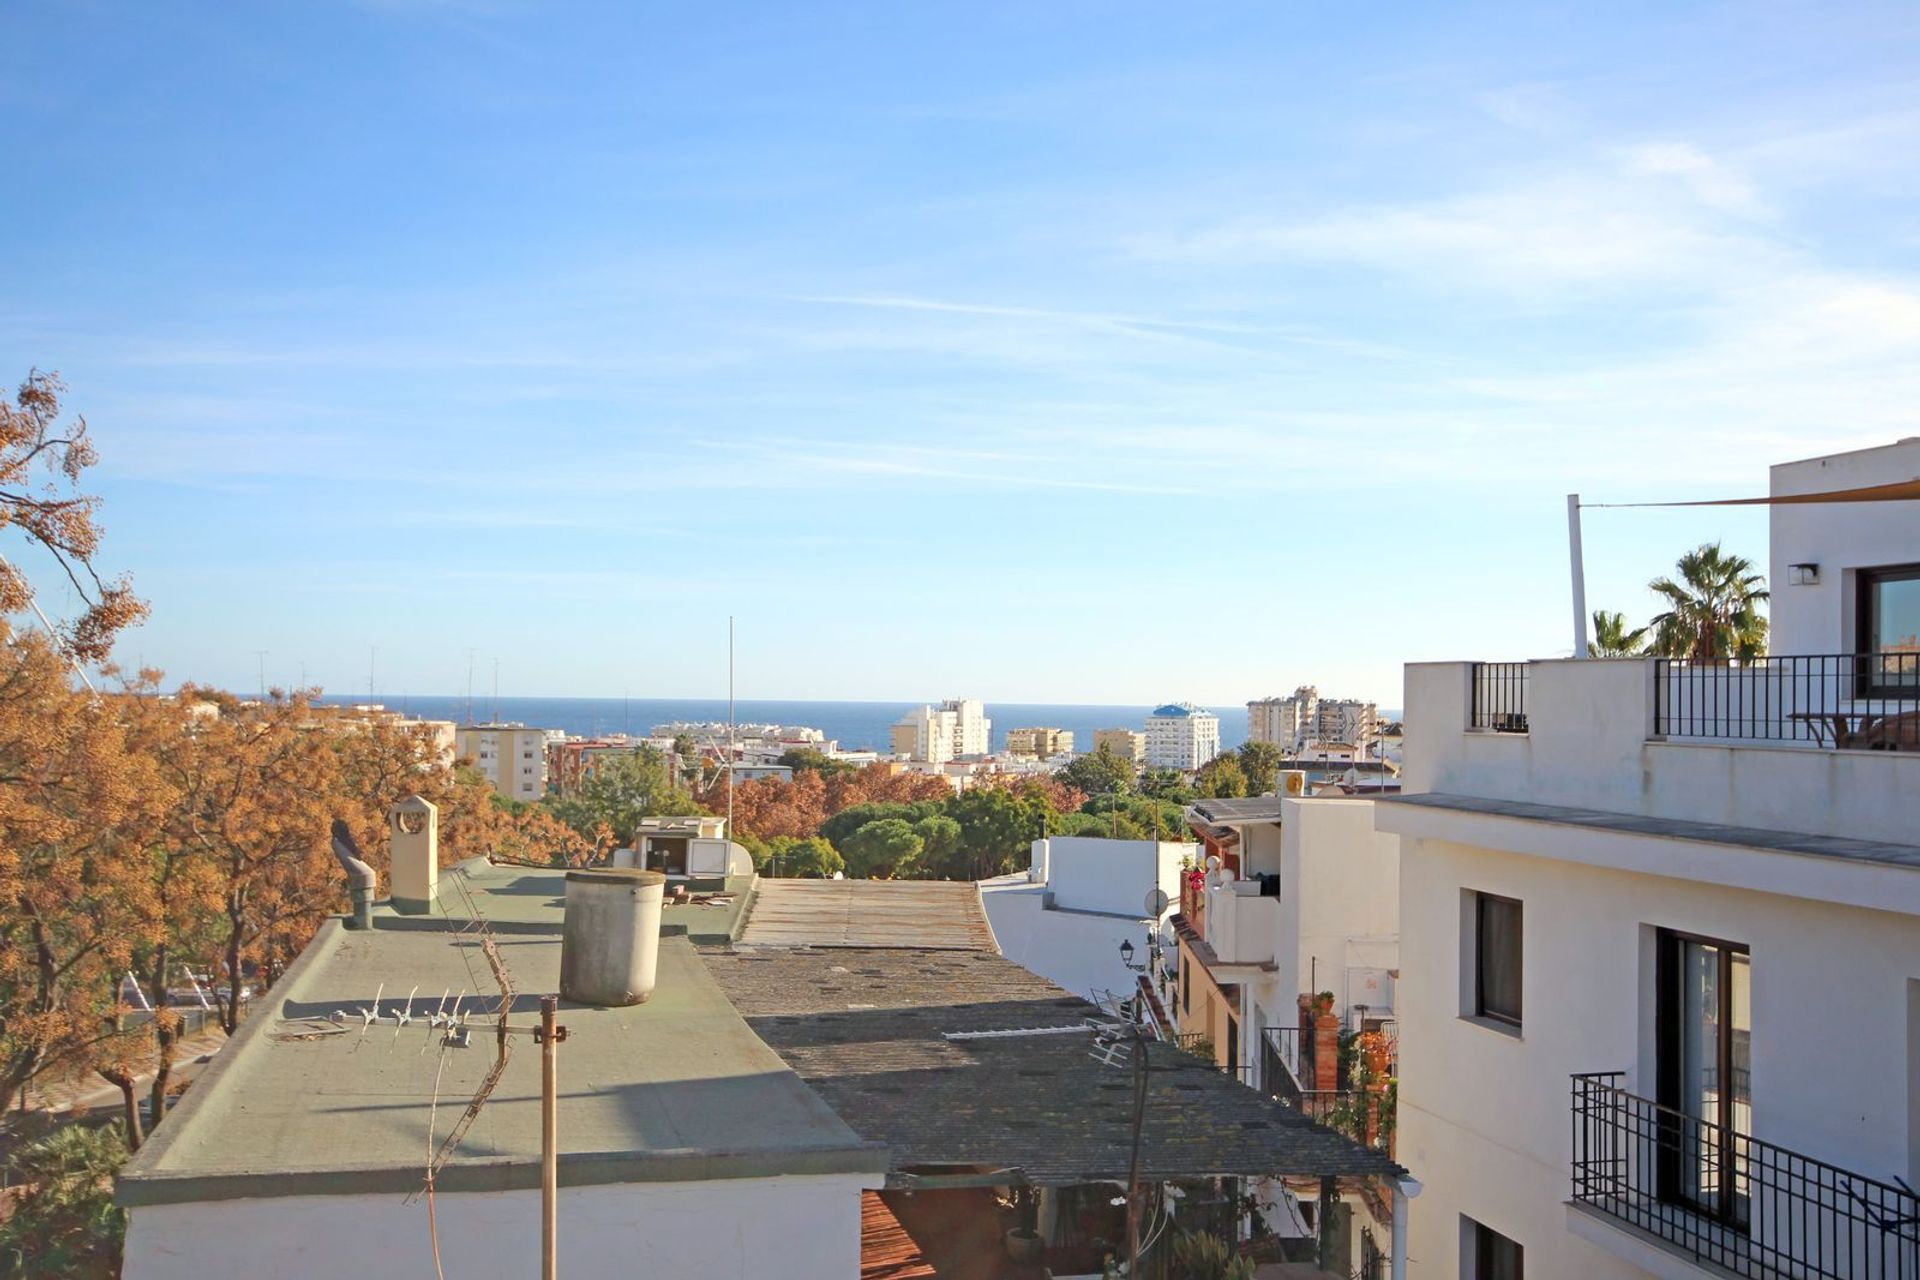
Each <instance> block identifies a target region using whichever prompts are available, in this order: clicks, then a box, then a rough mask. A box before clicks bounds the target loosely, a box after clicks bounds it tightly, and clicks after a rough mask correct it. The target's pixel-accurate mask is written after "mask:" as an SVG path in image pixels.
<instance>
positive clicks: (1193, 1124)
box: [705, 948, 1400, 1186]
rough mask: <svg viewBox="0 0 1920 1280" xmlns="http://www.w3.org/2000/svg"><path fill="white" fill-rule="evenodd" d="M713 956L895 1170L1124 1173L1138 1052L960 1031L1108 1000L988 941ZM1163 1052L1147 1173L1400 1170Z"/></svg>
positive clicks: (1041, 1020) (787, 1054)
mask: <svg viewBox="0 0 1920 1280" xmlns="http://www.w3.org/2000/svg"><path fill="white" fill-rule="evenodd" d="M705 959H706V962H707V966H708V968H709V969H710V970H711V971H712V973H713V975H714V977H715V979H716V980H717V981H718V982H719V983H720V986H721V989H722V990H724V991H725V992H726V993H727V996H728V998H729V999H730V1000H731V1001H732V1002H733V1004H734V1007H735V1008H737V1009H738V1010H739V1011H740V1013H741V1015H742V1016H744V1017H745V1018H746V1019H747V1022H748V1024H749V1025H750V1026H751V1027H752V1028H753V1030H754V1032H755V1034H757V1035H758V1036H760V1038H761V1039H763V1040H765V1041H766V1042H767V1043H768V1044H769V1045H771V1046H772V1047H773V1049H774V1050H775V1052H777V1053H778V1054H779V1055H780V1056H781V1057H782V1058H783V1059H784V1060H785V1061H786V1062H787V1064H788V1065H790V1066H791V1067H792V1068H793V1069H794V1070H795V1071H796V1072H798V1073H799V1075H800V1077H801V1079H803V1080H805V1081H806V1082H807V1083H808V1084H809V1085H811V1086H812V1087H813V1088H814V1089H815V1091H817V1092H818V1093H819V1094H820V1096H821V1097H822V1098H824V1099H825V1100H826V1102H827V1104H828V1105H829V1106H831V1107H832V1108H833V1109H834V1111H836V1112H837V1113H839V1115H841V1116H842V1117H843V1118H844V1119H845V1120H846V1121H847V1123H848V1124H849V1125H851V1126H852V1128H853V1129H854V1131H855V1132H856V1133H858V1134H859V1135H860V1136H861V1137H862V1138H863V1139H866V1140H868V1141H871V1142H883V1143H885V1144H887V1145H888V1147H889V1148H890V1149H891V1151H892V1160H893V1169H894V1171H895V1179H896V1181H903V1182H904V1184H906V1185H911V1180H910V1178H904V1177H903V1173H904V1171H907V1170H911V1169H916V1168H924V1167H925V1166H936V1167H938V1166H946V1167H959V1166H967V1167H972V1168H979V1167H985V1168H990V1169H999V1168H1008V1169H1018V1170H1019V1171H1020V1172H1021V1173H1022V1174H1023V1175H1024V1176H1025V1178H1026V1179H1027V1181H1029V1182H1031V1183H1034V1184H1036V1185H1054V1186H1067V1185H1074V1184H1078V1183H1084V1182H1090V1181H1103V1180H1124V1179H1125V1178H1126V1176H1127V1165H1128V1159H1129V1155H1130V1151H1131V1135H1132V1115H1133V1084H1132V1075H1131V1071H1130V1069H1129V1068H1128V1067H1127V1066H1125V1065H1124V1059H1123V1065H1121V1066H1119V1067H1108V1066H1104V1065H1102V1064H1101V1063H1099V1062H1096V1061H1095V1060H1094V1059H1093V1057H1092V1056H1091V1054H1090V1052H1089V1051H1090V1049H1091V1047H1092V1042H1093V1039H1094V1037H1093V1036H1092V1034H1090V1033H1085V1032H1075V1031H1067V1032H1062V1033H1055V1034H1040V1035H1023V1036H1006V1037H994V1038H979V1039H957V1040H956V1039H949V1038H948V1037H947V1033H951V1032H966V1031H998V1030H1030V1029H1046V1028H1073V1027H1082V1026H1084V1025H1085V1024H1086V1023H1087V1022H1088V1020H1089V1019H1100V1018H1101V1015H1100V1013H1099V1011H1098V1010H1097V1009H1095V1008H1094V1006H1092V1005H1090V1004H1088V1003H1087V1002H1086V1001H1084V1000H1081V999H1079V998H1077V997H1075V996H1072V995H1069V994H1068V993H1067V992H1066V991H1064V990H1062V989H1061V988H1059V987H1056V986H1054V985H1053V984H1052V983H1050V982H1048V981H1047V980H1046V979H1044V978H1041V977H1039V976H1037V975H1035V974H1033V973H1031V972H1029V971H1027V970H1026V969H1023V968H1021V967H1020V966H1019V965H1016V964H1014V963H1013V962H1011V961H1009V960H1006V959H1003V958H1002V957H1000V956H997V955H992V954H988V953H985V952H979V951H930V950H915V949H910V948H869V949H847V948H837V949H832V950H826V949H811V948H796V949H792V950H762V951H751V950H744V949H743V950H738V951H709V952H707V953H705ZM1148 1060H1149V1062H1150V1063H1151V1065H1152V1074H1151V1075H1150V1077H1149V1095H1148V1105H1147V1113H1146V1124H1145V1127H1144V1130H1143V1145H1142V1148H1141V1163H1142V1176H1143V1177H1146V1178H1148V1179H1169V1178H1193V1177H1212V1176H1258V1175H1298V1176H1325V1175H1356V1176H1358V1175H1393V1174H1397V1173H1399V1172H1400V1170H1399V1168H1398V1166H1396V1165H1395V1164H1393V1162H1392V1161H1391V1160H1389V1159H1388V1158H1387V1157H1386V1156H1385V1155H1384V1154H1382V1153H1380V1152H1377V1151H1373V1150H1370V1149H1368V1148H1365V1147H1362V1146H1359V1145H1358V1144H1356V1143H1354V1142H1351V1141H1349V1140H1348V1139H1347V1138H1345V1137H1343V1136H1342V1135H1340V1134H1338V1133H1335V1132H1334V1131H1332V1130H1330V1129H1326V1128H1322V1127H1320V1126H1318V1125H1315V1124H1312V1123H1310V1122H1309V1121H1307V1120H1306V1119H1304V1118H1303V1117H1302V1116H1301V1115H1300V1114H1299V1113H1298V1112H1297V1111H1294V1110H1292V1109H1290V1108H1287V1107H1284V1106H1282V1105H1281V1104H1280V1103H1278V1102H1276V1101H1274V1100H1272V1099H1270V1098H1268V1097H1266V1096H1265V1095H1264V1094H1261V1093H1258V1092H1256V1091H1255V1090H1253V1089H1249V1088H1247V1087H1246V1086H1244V1085H1242V1084H1240V1083H1238V1082H1237V1081H1235V1080H1233V1079H1232V1078H1231V1077H1229V1076H1227V1075H1225V1074H1223V1073H1222V1072H1220V1071H1218V1070H1216V1069H1215V1068H1213V1067H1212V1066H1211V1065H1209V1064H1208V1063H1205V1062H1203V1061H1201V1060H1200V1059H1199V1058H1196V1057H1194V1056H1192V1055H1190V1054H1185V1053H1182V1052H1180V1051H1179V1050H1177V1049H1175V1048H1173V1047H1172V1046H1171V1045H1167V1044H1161V1043H1155V1044H1153V1045H1151V1046H1150V1047H1149V1049H1148Z"/></svg>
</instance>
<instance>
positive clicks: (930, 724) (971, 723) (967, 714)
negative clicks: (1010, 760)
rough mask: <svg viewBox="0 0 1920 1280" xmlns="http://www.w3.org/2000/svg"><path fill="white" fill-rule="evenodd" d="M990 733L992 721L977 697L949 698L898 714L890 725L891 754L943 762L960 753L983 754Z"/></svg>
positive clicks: (990, 736) (989, 745)
mask: <svg viewBox="0 0 1920 1280" xmlns="http://www.w3.org/2000/svg"><path fill="white" fill-rule="evenodd" d="M992 733H993V721H991V720H989V719H988V718H987V709H986V707H985V706H984V705H982V704H981V702H980V701H979V700H978V699H976V698H949V699H947V701H945V702H943V703H941V704H940V705H939V706H937V707H919V708H917V709H915V710H913V711H909V712H908V713H907V714H906V715H904V716H902V717H901V718H900V720H899V722H898V723H897V724H895V725H894V726H893V751H894V754H895V755H904V756H910V757H912V758H913V759H915V760H926V761H929V762H931V763H933V764H944V763H945V762H946V761H948V760H954V759H958V758H961V757H964V756H984V755H986V754H987V752H988V751H989V750H990V749H991V739H992ZM909 735H911V745H910V746H909V745H908V743H909Z"/></svg>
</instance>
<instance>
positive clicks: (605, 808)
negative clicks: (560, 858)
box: [552, 746, 699, 843]
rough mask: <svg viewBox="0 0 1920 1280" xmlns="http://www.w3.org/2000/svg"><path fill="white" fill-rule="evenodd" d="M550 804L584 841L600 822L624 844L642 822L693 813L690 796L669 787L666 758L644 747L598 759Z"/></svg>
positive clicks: (694, 809) (670, 773) (694, 805)
mask: <svg viewBox="0 0 1920 1280" xmlns="http://www.w3.org/2000/svg"><path fill="white" fill-rule="evenodd" d="M552 805H553V812H554V816H555V817H557V818H559V819H560V820H561V821H562V822H564V823H566V824H567V825H568V826H570V827H572V828H573V829H574V830H575V831H578V832H579V833H580V834H581V835H583V836H586V837H587V838H588V839H592V838H593V836H594V833H595V832H597V831H598V830H599V829H600V824H601V823H603V822H604V823H606V824H607V826H608V827H610V828H612V830H613V834H614V836H615V838H616V839H618V840H621V841H623V842H626V843H631V842H632V840H633V838H634V833H635V832H636V831H638V830H639V828H640V819H642V818H649V817H653V816H655V815H656V814H663V813H676V814H677V813H694V812H698V811H699V806H698V805H696V804H694V803H693V800H692V798H691V797H690V796H688V795H687V794H686V793H684V792H682V791H680V790H678V789H677V788H676V787H675V786H674V780H673V771H672V769H670V768H669V767H668V765H667V758H666V757H665V756H664V755H662V754H661V753H660V752H658V751H656V750H654V749H653V748H652V747H644V746H643V747H641V748H640V749H639V750H637V751H634V752H632V753H631V754H628V755H619V756H611V757H609V758H606V759H603V760H601V761H600V763H599V765H598V766H597V767H596V768H595V769H594V771H593V776H592V777H590V778H588V779H587V780H586V781H585V782H583V783H581V784H580V787H579V789H578V790H577V791H575V792H574V793H573V794H572V795H570V796H561V797H559V798H558V799H556V800H554V801H553V802H552Z"/></svg>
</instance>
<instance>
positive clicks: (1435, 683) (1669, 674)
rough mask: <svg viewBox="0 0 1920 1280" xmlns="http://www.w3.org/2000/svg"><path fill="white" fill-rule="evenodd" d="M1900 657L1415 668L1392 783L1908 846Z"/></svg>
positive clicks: (1910, 728) (1914, 674) (1911, 673)
mask: <svg viewBox="0 0 1920 1280" xmlns="http://www.w3.org/2000/svg"><path fill="white" fill-rule="evenodd" d="M1913 657H1915V656H1914V655H1886V656H1884V657H1881V658H1873V659H1863V658H1860V657H1859V656H1857V655H1817V654H1816V655H1806V656H1792V655H1786V656H1776V657H1771V658H1766V659H1759V660H1755V661H1752V662H1745V663H1741V662H1731V661H1728V662H1686V661H1680V660H1678V659H1665V658H1583V659H1565V658H1563V659H1551V660H1546V661H1535V662H1527V663H1478V662H1449V663H1414V664H1411V665H1409V666H1408V668H1407V712H1406V723H1407V739H1406V761H1407V765H1406V770H1405V772H1404V773H1403V774H1402V776H1401V784H1402V792H1403V794H1409V795H1417V794H1419V793H1422V792H1438V793H1444V794H1450V795H1455V796H1472V797H1481V798H1485V799H1490V800H1507V801H1518V802H1524V803H1531V804H1539V805H1551V806H1562V807H1566V808H1580V809H1588V810H1595V811H1602V812H1606V813H1613V814H1626V815H1630V816H1638V817H1646V818H1655V819H1673V820H1679V821H1686V822H1693V823H1710V824H1718V825H1722V826H1728V827H1744V828H1755V829H1764V830H1771V831H1780V832H1797V833H1804V834H1809V835H1815V836H1826V837H1836V838H1842V839H1852V840H1873V841H1882V842H1886V843H1889V844H1896V845H1911V844H1913V843H1915V841H1914V835H1913V833H1914V831H1915V830H1916V829H1920V828H1917V827H1916V824H1920V669H1917V668H1916V666H1915V664H1914V663H1913V662H1909V661H1907V659H1909V658H1913Z"/></svg>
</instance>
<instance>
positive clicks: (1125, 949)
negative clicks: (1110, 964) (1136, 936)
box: [1120, 938, 1147, 973]
mask: <svg viewBox="0 0 1920 1280" xmlns="http://www.w3.org/2000/svg"><path fill="white" fill-rule="evenodd" d="M1120 963H1121V964H1123V965H1125V966H1127V968H1129V969H1131V970H1133V971H1134V972H1135V973H1145V972H1146V970H1147V966H1146V965H1144V964H1135V963H1134V962H1133V941H1132V939H1129V938H1122V939H1121V940H1120Z"/></svg>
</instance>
